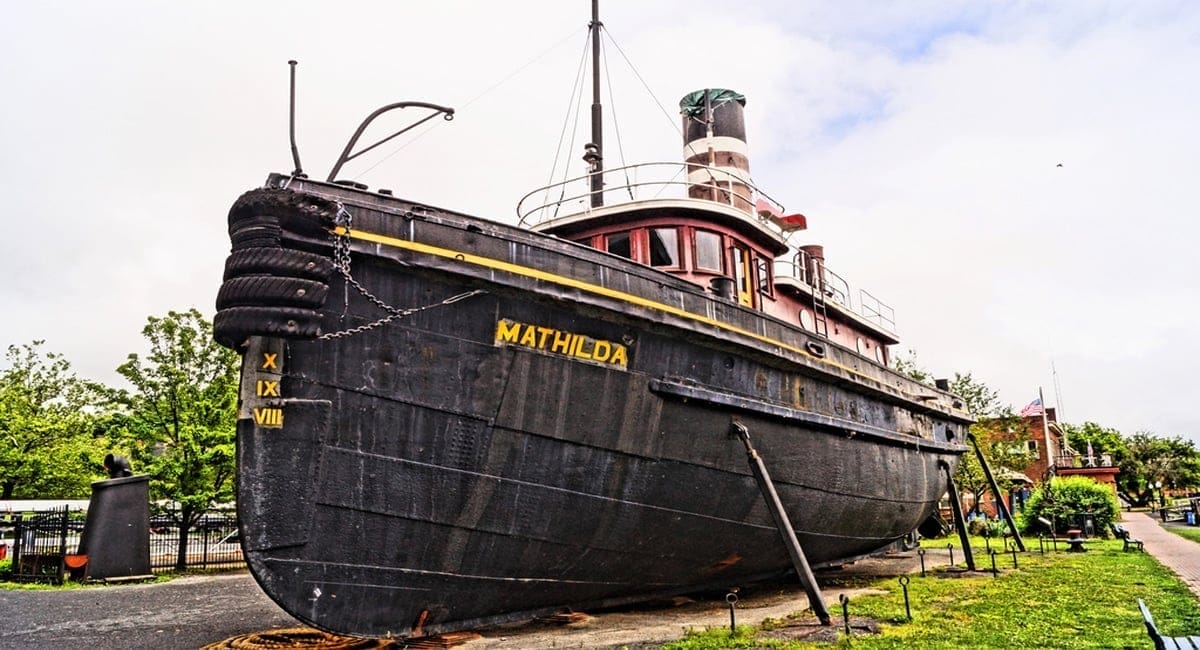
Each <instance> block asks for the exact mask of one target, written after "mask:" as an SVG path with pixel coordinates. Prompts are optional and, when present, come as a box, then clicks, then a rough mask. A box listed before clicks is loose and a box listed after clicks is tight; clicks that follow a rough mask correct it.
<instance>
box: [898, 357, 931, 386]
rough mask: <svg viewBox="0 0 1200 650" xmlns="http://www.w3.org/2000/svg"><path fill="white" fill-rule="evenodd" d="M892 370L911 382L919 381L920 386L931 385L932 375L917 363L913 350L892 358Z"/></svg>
mask: <svg viewBox="0 0 1200 650" xmlns="http://www.w3.org/2000/svg"><path fill="white" fill-rule="evenodd" d="M892 369H893V370H895V371H896V372H898V373H900V374H902V375H904V376H905V377H908V378H909V379H912V380H913V381H919V382H921V383H922V384H929V385H930V386H932V385H933V374H932V373H930V372H929V371H928V370H926V369H924V368H922V367H921V365H920V364H919V363H917V353H916V351H915V350H909V351H908V352H905V353H903V354H897V355H895V356H893V357H892Z"/></svg>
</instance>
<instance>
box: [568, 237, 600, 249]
mask: <svg viewBox="0 0 1200 650" xmlns="http://www.w3.org/2000/svg"><path fill="white" fill-rule="evenodd" d="M571 241H573V242H575V243H576V244H583V245H584V246H592V247H593V248H594V247H595V246H594V245H593V244H592V238H591V237H590V236H589V237H581V238H579V239H573V240H571Z"/></svg>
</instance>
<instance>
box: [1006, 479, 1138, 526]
mask: <svg viewBox="0 0 1200 650" xmlns="http://www.w3.org/2000/svg"><path fill="white" fill-rule="evenodd" d="M1046 488H1047V486H1046V485H1045V484H1043V485H1042V486H1041V487H1039V488H1038V489H1036V490H1034V491H1033V494H1031V495H1029V501H1028V502H1026V504H1025V510H1024V512H1022V513H1021V514H1020V516H1019V517H1018V525H1019V526H1020V527H1021V530H1023V531H1025V532H1027V533H1028V532H1040V531H1041V530H1042V525H1041V524H1040V523H1039V522H1038V517H1043V518H1046V519H1049V520H1050V521H1053V522H1054V524H1055V529H1056V532H1065V531H1066V530H1067V529H1068V528H1073V527H1075V526H1076V525H1077V522H1076V517H1077V516H1078V515H1080V514H1088V515H1091V516H1092V517H1093V518H1094V519H1095V521H1096V530H1095V531H1094V532H1095V534H1097V535H1100V536H1103V537H1108V534H1109V525H1110V524H1112V523H1113V522H1115V521H1116V520H1117V517H1119V516H1120V513H1121V506H1120V504H1118V503H1117V497H1116V496H1115V495H1114V494H1113V493H1112V490H1111V489H1109V488H1108V487H1107V486H1104V485H1101V484H1099V483H1096V482H1095V481H1093V480H1091V479H1088V478H1084V477H1082V476H1056V477H1054V478H1052V479H1050V485H1049V489H1048V490H1047V489H1046Z"/></svg>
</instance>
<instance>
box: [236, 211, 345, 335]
mask: <svg viewBox="0 0 1200 650" xmlns="http://www.w3.org/2000/svg"><path fill="white" fill-rule="evenodd" d="M336 214H337V208H336V205H334V204H332V203H330V202H329V201H325V200H323V199H318V198H316V197H311V196H305V195H301V194H297V193H295V192H289V191H287V190H282V189H258V190H252V191H250V192H247V193H246V194H243V195H242V196H241V197H240V198H238V200H237V201H236V202H235V203H234V205H233V208H231V209H230V211H229V238H230V241H231V242H232V251H231V253H230V255H229V258H228V259H226V261H225V275H224V282H223V283H222V284H221V289H220V291H219V292H218V293H217V314H216V317H215V318H214V319H213V336H214V338H215V339H216V341H217V342H218V343H220V344H221V345H224V346H226V347H230V348H233V349H240V348H242V347H244V345H245V343H246V340H247V338H248V337H250V336H256V335H257V336H275V337H281V338H315V337H317V336H319V335H320V334H321V313H320V311H319V310H320V308H321V307H322V306H323V305H324V304H325V298H326V297H327V296H328V294H329V282H330V281H331V280H332V278H333V276H334V273H335V269H334V265H333V261H332V260H331V259H330V258H329V256H327V255H322V254H319V253H315V252H310V251H305V250H299V249H297V248H295V247H294V246H293V245H292V244H293V243H301V244H302V242H303V241H304V240H305V239H308V240H309V241H312V238H316V239H317V240H318V241H320V240H321V239H324V238H327V237H328V233H329V229H330V228H331V227H332V225H333V221H334V217H335V216H336Z"/></svg>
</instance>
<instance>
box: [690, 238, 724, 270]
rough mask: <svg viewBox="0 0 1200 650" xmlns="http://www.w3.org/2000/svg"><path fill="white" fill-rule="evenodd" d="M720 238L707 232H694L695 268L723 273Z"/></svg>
mask: <svg viewBox="0 0 1200 650" xmlns="http://www.w3.org/2000/svg"><path fill="white" fill-rule="evenodd" d="M721 253H722V250H721V236H720V235H718V234H717V233H715V232H708V231H707V230H697V231H696V268H697V269H700V270H704V271H716V272H717V273H723V272H724V271H725V265H724V264H723V263H722V259H721V258H722V257H723V255H722V254H721Z"/></svg>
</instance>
